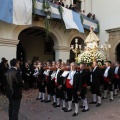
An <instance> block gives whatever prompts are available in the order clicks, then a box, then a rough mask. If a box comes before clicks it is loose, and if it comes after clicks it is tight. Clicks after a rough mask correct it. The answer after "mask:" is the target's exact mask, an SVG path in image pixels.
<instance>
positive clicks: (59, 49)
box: [53, 46, 71, 52]
mask: <svg viewBox="0 0 120 120" xmlns="http://www.w3.org/2000/svg"><path fill="white" fill-rule="evenodd" d="M53 48H54V50H55V51H62V52H63V51H64V52H68V51H70V50H71V48H70V47H68V46H54V47H53Z"/></svg>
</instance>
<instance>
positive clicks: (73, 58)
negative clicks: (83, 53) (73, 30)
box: [70, 37, 85, 61]
mask: <svg viewBox="0 0 120 120" xmlns="http://www.w3.org/2000/svg"><path fill="white" fill-rule="evenodd" d="M75 39H78V45H81V47H82V49H81V50H83V49H84V46H85V44H84V40H83V39H82V38H80V37H75V38H74V39H73V40H72V41H71V44H70V46H71V45H74V48H75ZM78 54H80V53H78ZM70 59H71V60H72V61H75V53H74V52H73V51H72V50H70Z"/></svg>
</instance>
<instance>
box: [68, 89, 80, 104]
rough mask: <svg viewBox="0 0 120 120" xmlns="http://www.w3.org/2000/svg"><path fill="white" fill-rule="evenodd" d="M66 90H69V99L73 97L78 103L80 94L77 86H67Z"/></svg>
mask: <svg viewBox="0 0 120 120" xmlns="http://www.w3.org/2000/svg"><path fill="white" fill-rule="evenodd" d="M66 92H67V97H68V101H72V98H73V99H74V103H78V95H77V89H76V88H67V89H66Z"/></svg>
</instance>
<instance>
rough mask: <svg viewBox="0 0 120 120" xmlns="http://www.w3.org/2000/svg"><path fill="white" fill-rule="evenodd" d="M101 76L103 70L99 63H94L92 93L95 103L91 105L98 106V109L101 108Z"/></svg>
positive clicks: (91, 79) (91, 78)
mask: <svg viewBox="0 0 120 120" xmlns="http://www.w3.org/2000/svg"><path fill="white" fill-rule="evenodd" d="M100 76H101V69H100V68H99V67H98V63H97V61H94V62H93V70H92V71H91V76H90V81H91V93H92V95H93V101H92V102H90V104H96V103H97V105H96V107H99V106H101V91H100ZM97 98H98V102H97Z"/></svg>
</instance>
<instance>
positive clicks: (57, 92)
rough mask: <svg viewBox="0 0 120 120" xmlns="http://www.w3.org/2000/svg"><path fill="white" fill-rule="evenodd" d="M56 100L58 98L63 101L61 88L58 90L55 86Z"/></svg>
mask: <svg viewBox="0 0 120 120" xmlns="http://www.w3.org/2000/svg"><path fill="white" fill-rule="evenodd" d="M56 98H60V99H62V100H64V99H65V95H64V89H63V87H61V89H58V86H56Z"/></svg>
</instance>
